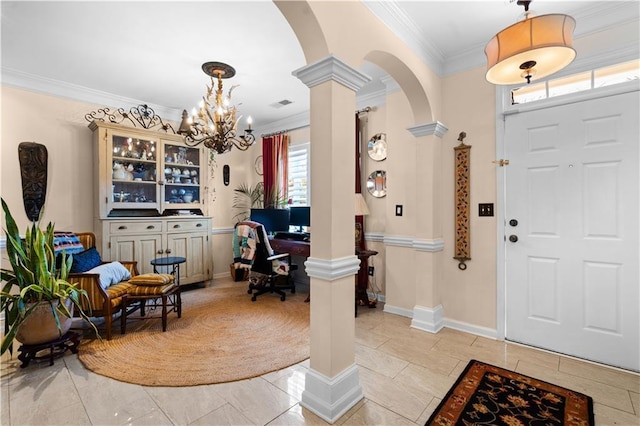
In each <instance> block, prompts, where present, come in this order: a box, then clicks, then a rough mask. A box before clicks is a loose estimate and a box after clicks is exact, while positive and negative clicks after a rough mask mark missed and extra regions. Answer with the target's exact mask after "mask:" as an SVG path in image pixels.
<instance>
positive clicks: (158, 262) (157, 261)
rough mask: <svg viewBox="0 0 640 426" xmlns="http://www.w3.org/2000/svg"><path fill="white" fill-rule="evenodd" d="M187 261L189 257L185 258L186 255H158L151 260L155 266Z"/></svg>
mask: <svg viewBox="0 0 640 426" xmlns="http://www.w3.org/2000/svg"><path fill="white" fill-rule="evenodd" d="M186 261H187V259H185V258H184V257H179V256H173V257H158V258H156V259H153V260H152V261H151V264H152V265H155V266H171V265H177V264H180V263H185V262H186Z"/></svg>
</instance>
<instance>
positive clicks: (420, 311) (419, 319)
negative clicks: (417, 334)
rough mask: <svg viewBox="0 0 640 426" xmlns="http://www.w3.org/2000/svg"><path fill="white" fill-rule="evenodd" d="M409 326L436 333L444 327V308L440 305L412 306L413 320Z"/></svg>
mask: <svg viewBox="0 0 640 426" xmlns="http://www.w3.org/2000/svg"><path fill="white" fill-rule="evenodd" d="M411 327H412V328H417V329H418V330H423V331H428V332H430V333H437V332H438V331H440V330H441V329H442V327H444V309H443V308H442V305H438V306H436V307H435V308H427V307H426V306H418V305H416V306H414V307H413V320H412V321H411Z"/></svg>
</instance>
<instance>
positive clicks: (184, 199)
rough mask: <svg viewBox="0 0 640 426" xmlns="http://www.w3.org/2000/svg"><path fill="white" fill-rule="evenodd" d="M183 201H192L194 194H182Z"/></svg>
mask: <svg viewBox="0 0 640 426" xmlns="http://www.w3.org/2000/svg"><path fill="white" fill-rule="evenodd" d="M182 201H184V202H185V203H190V202H191V201H193V194H191V193H190V192H187V193H186V194H184V195H183V196H182Z"/></svg>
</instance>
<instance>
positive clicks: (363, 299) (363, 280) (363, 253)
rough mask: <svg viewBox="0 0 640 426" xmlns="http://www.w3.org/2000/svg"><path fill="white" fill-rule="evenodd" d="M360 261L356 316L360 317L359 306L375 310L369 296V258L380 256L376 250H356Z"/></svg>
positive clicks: (374, 305) (357, 280)
mask: <svg viewBox="0 0 640 426" xmlns="http://www.w3.org/2000/svg"><path fill="white" fill-rule="evenodd" d="M356 254H357V255H358V259H360V269H359V270H358V276H357V278H356V316H358V305H359V304H360V305H362V306H368V307H370V308H375V307H376V304H375V302H370V301H369V295H368V294H367V288H368V287H369V274H368V271H367V269H368V266H369V258H370V257H371V256H375V255H376V254H378V252H377V251H375V250H356Z"/></svg>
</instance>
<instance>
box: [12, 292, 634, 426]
mask: <svg viewBox="0 0 640 426" xmlns="http://www.w3.org/2000/svg"><path fill="white" fill-rule="evenodd" d="M224 285H230V284H229V283H227V282H225V281H221V282H218V281H216V282H215V283H214V286H224ZM191 291H197V289H194V290H191ZM409 324H410V320H409V319H408V318H404V317H400V316H396V315H391V314H387V313H384V312H383V311H382V307H381V306H378V307H377V308H376V309H362V308H361V309H360V310H359V315H358V317H357V318H356V363H357V364H358V367H359V372H360V383H361V385H362V388H363V392H364V397H365V398H364V400H362V401H360V402H359V403H358V404H357V405H356V406H354V407H353V408H352V409H351V410H350V411H349V412H347V413H346V414H345V415H344V416H342V418H340V419H339V421H338V422H337V424H345V425H415V424H418V425H423V424H424V423H425V422H426V420H427V419H428V418H429V415H430V414H431V413H432V411H433V410H434V409H435V408H436V407H437V405H438V403H439V402H440V401H441V399H442V398H443V397H444V395H445V394H446V392H447V390H448V389H449V387H450V386H451V385H452V384H453V383H454V382H455V380H456V378H457V377H458V375H459V374H460V373H461V372H462V370H463V369H464V367H465V366H466V364H467V362H468V361H469V360H470V359H472V358H474V359H478V360H481V361H484V362H488V363H491V364H494V365H499V366H502V367H506V368H509V369H512V370H515V371H518V372H521V373H523V374H527V375H530V376H534V377H537V378H539V379H542V380H545V381H549V382H552V383H556V384H558V385H561V386H565V387H568V388H571V389H574V390H576V391H579V392H582V393H585V394H587V395H590V396H592V397H593V399H594V411H595V420H596V424H597V425H640V376H638V375H635V374H631V373H627V372H623V371H619V370H615V369H611V368H607V367H603V366H599V365H595V364H591V363H587V362H582V361H577V360H574V359H570V358H567V357H563V356H559V355H556V354H550V353H547V352H542V351H539V350H535V349H529V348H525V347H523V346H519V345H514V344H510V343H503V342H497V341H493V340H490V339H486V338H482V337H478V336H475V335H471V334H467V333H463V332H459V331H455V330H451V329H444V330H442V331H440V332H439V333H438V334H435V335H433V334H428V333H424V332H420V331H417V330H414V329H411V328H410V327H409ZM308 367H309V361H308V360H307V361H305V362H302V363H300V364H296V365H293V366H291V367H289V368H286V369H284V370H280V371H275V372H273V373H269V374H265V375H264V376H261V377H258V378H254V379H250V380H243V381H239V382H233V383H223V384H217V385H205V386H194V387H181V388H166V387H164V388H163V387H145V386H138V385H132V384H127V383H121V382H118V381H116V380H112V379H109V378H106V377H103V376H99V375H97V374H94V373H92V372H90V371H88V370H86V369H85V368H84V367H83V366H82V364H81V363H80V362H79V361H78V359H77V356H76V355H72V354H68V355H66V356H64V357H63V358H61V359H58V360H56V362H55V365H54V366H52V367H49V366H48V364H46V363H45V364H44V365H42V364H32V365H30V366H29V367H28V368H26V369H20V368H19V367H18V362H17V361H16V360H8V361H7V360H5V361H4V362H3V363H2V369H1V371H0V372H1V381H0V391H1V394H0V401H1V405H0V413H1V417H0V424H1V425H11V426H18V425H125V424H127V425H128V424H131V425H267V424H268V425H305V424H306V425H325V424H326V423H325V422H324V421H323V420H322V419H320V418H318V417H317V416H315V415H314V414H312V413H311V412H309V411H308V410H306V409H304V408H302V407H301V406H300V404H299V402H300V397H301V394H302V391H303V389H304V382H305V372H306V371H307V369H308Z"/></svg>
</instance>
